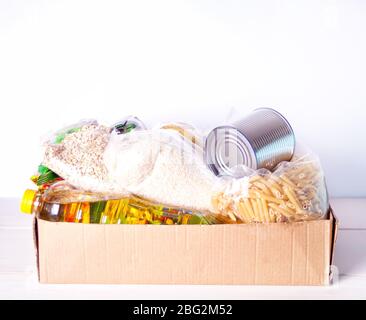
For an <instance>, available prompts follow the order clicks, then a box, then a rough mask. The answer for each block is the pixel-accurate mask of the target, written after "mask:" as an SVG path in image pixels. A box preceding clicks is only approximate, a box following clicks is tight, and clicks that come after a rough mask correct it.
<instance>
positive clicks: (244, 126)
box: [205, 108, 295, 178]
mask: <svg viewBox="0 0 366 320" xmlns="http://www.w3.org/2000/svg"><path fill="white" fill-rule="evenodd" d="M294 150H295V135H294V132H293V130H292V128H291V126H290V124H289V123H288V121H287V120H286V119H285V117H284V116H282V115H281V114H280V113H279V112H277V111H276V110H273V109H269V108H260V109H256V110H254V111H253V112H252V113H251V114H249V115H248V116H247V117H245V118H243V119H240V120H238V121H236V122H233V123H232V124H230V125H227V126H220V127H217V128H215V129H213V130H212V131H211V132H210V133H209V135H208V136H207V139H206V144H205V160H206V163H207V165H208V167H209V168H210V169H211V170H212V171H213V172H214V173H215V174H216V175H219V176H221V175H229V176H233V177H236V178H239V177H242V176H245V175H246V173H247V171H246V170H245V169H246V168H250V169H254V170H257V169H260V168H266V169H268V170H273V169H274V168H275V167H276V166H277V165H278V164H279V163H280V162H282V161H290V160H291V158H292V156H293V154H294Z"/></svg>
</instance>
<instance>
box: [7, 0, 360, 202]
mask: <svg viewBox="0 0 366 320" xmlns="http://www.w3.org/2000/svg"><path fill="white" fill-rule="evenodd" d="M365 34H366V1H362V0H360V1H355V0H353V1H352V0H344V1H337V0H333V1H325V0H324V1H319V0H316V1H308V0H307V1H294V0H291V1H233V0H225V1H208V0H207V1H203V0H198V1H197V0H191V1H174V0H167V1H161V0H158V1H139V0H138V1H90V0H88V1H78V0H73V1H20V0H13V1H12V0H0V110H1V111H0V112H1V114H0V115H1V119H0V121H1V122H0V137H1V138H0V139H1V147H2V150H1V159H0V164H1V178H2V183H1V184H0V196H15V197H19V196H20V195H21V194H22V192H23V189H24V188H25V187H26V186H29V185H30V183H29V182H28V176H29V175H30V174H31V173H32V172H33V171H34V170H35V168H36V166H37V165H38V163H39V161H40V153H39V142H40V137H41V136H42V135H43V134H45V133H47V132H49V131H51V130H53V129H58V128H60V127H62V126H64V125H67V124H70V123H73V122H75V121H77V120H79V119H81V118H93V117H94V118H98V119H100V120H102V121H105V122H107V123H111V122H114V121H115V120H118V119H120V118H121V117H123V116H125V115H127V114H135V115H138V116H139V117H140V118H141V119H143V120H145V121H146V122H148V123H150V124H154V123H156V122H157V121H165V120H179V121H186V122H191V123H192V124H194V125H196V126H199V127H202V128H204V129H207V130H208V129H210V128H212V127H214V126H216V125H217V124H219V123H220V122H222V121H223V120H225V119H226V118H227V117H228V116H229V115H230V114H231V113H233V112H234V113H235V112H236V113H242V114H245V113H246V112H249V111H250V110H251V109H253V108H256V107H275V108H277V109H278V110H279V111H281V112H282V113H284V115H285V116H286V117H287V118H288V119H289V121H290V122H291V123H292V125H293V127H294V129H295V132H296V134H297V136H298V138H299V139H301V140H302V141H303V142H305V143H306V144H307V145H308V146H310V147H311V148H312V149H313V150H314V151H315V152H317V153H318V154H319V156H320V159H321V160H322V163H323V166H324V169H325V172H326V175H327V179H328V185H329V190H330V194H331V195H332V196H354V197H361V196H366V142H365V139H366V58H365V57H366V36H365Z"/></svg>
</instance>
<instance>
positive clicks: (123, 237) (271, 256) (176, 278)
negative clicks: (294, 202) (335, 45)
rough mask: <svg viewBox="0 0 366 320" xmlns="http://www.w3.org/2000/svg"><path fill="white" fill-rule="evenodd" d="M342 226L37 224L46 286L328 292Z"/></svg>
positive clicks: (325, 222) (322, 223) (40, 264)
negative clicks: (321, 288) (315, 288)
mask: <svg viewBox="0 0 366 320" xmlns="http://www.w3.org/2000/svg"><path fill="white" fill-rule="evenodd" d="M337 225H338V223H337V220H336V219H335V217H334V215H333V213H332V212H330V215H329V218H328V219H327V220H320V221H310V222H300V223H294V224H280V223H278V224H250V225H202V226H200V225H176V226H174V225H173V226H164V225H163V226H159V225H98V224H74V223H55V222H47V221H43V220H39V219H36V220H35V224H34V231H35V233H34V234H35V240H36V241H35V243H36V250H37V260H38V270H39V280H40V282H42V283H108V284H121V283H124V284H127V283H129V284H131V283H134V284H261V285H327V284H329V281H330V264H331V261H332V256H333V251H334V245H335V238H336V232H337Z"/></svg>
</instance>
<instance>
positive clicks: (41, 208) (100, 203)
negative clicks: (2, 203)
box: [21, 183, 223, 224]
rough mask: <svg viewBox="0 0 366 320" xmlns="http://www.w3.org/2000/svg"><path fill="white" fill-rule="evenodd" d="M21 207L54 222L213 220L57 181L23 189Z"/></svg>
mask: <svg viewBox="0 0 366 320" xmlns="http://www.w3.org/2000/svg"><path fill="white" fill-rule="evenodd" d="M21 211H22V212H24V213H33V214H35V215H36V216H37V218H39V219H43V220H47V221H54V222H74V223H100V224H212V223H223V221H220V220H219V218H218V217H216V216H215V215H213V214H205V213H201V212H198V211H197V212H193V211H190V210H185V209H180V208H174V207H166V206H162V205H158V204H155V203H152V202H150V201H147V200H145V199H141V198H138V197H134V196H130V197H125V198H117V197H115V198H113V197H112V198H110V196H109V197H106V196H105V195H100V194H92V193H87V192H83V191H80V190H76V189H74V188H72V187H69V186H67V185H65V183H56V184H55V185H53V186H51V187H50V188H49V189H47V190H46V191H44V192H41V191H35V190H26V191H25V193H24V196H23V200H22V203H21Z"/></svg>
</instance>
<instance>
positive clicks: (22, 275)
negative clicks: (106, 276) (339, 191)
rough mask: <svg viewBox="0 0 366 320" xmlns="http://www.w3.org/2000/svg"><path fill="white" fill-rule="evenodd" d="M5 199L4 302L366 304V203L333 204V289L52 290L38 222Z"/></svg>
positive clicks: (0, 242) (0, 273)
mask: <svg viewBox="0 0 366 320" xmlns="http://www.w3.org/2000/svg"><path fill="white" fill-rule="evenodd" d="M18 206H19V200H18V199H8V198H0V299H80V298H81V299H83V298H85V299H366V199H333V200H332V206H333V208H334V211H335V214H336V215H337V217H338V218H339V220H340V231H339V234H338V241H337V246H336V253H335V261H334V270H333V271H334V272H335V281H334V283H333V285H331V286H329V287H270V286H181V285H180V286H172V285H159V286H156V285H46V284H39V283H38V281H37V273H36V268H35V257H34V249H33V238H32V229H31V222H32V217H31V216H27V215H22V214H20V213H19V209H18Z"/></svg>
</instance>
